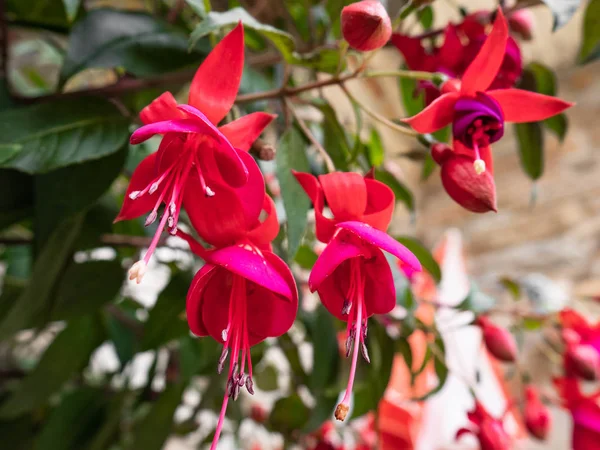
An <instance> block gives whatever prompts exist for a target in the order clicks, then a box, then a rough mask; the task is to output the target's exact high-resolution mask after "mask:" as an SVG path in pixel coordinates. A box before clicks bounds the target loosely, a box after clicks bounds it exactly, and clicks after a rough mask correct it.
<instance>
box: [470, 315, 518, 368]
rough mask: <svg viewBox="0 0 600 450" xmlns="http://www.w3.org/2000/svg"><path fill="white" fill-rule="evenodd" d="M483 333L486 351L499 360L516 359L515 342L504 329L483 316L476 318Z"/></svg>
mask: <svg viewBox="0 0 600 450" xmlns="http://www.w3.org/2000/svg"><path fill="white" fill-rule="evenodd" d="M477 324H478V325H479V326H480V327H481V332H482V333H483V342H484V343H485V347H486V348H487V349H488V351H489V352H490V353H491V354H492V355H493V356H494V357H495V358H496V359H499V360H500V361H504V362H514V361H515V360H516V359H517V342H516V341H515V338H514V336H513V335H512V334H511V333H510V332H509V331H508V330H507V329H506V328H502V327H499V326H498V325H495V324H494V323H492V322H491V321H490V319H488V318H487V317H485V316H480V317H478V318H477Z"/></svg>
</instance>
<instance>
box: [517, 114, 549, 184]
mask: <svg viewBox="0 0 600 450" xmlns="http://www.w3.org/2000/svg"><path fill="white" fill-rule="evenodd" d="M515 132H516V136H517V142H518V144H519V157H520V159H521V166H522V167H523V170H524V171H525V173H526V174H527V175H528V176H529V178H531V179H532V180H537V179H539V178H540V177H541V176H542V173H543V172H544V136H543V134H542V127H541V126H540V124H539V123H537V122H527V123H516V124H515Z"/></svg>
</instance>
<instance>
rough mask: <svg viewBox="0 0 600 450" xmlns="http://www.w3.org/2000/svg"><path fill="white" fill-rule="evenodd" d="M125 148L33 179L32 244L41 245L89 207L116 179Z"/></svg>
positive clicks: (119, 171) (122, 163)
mask: <svg viewBox="0 0 600 450" xmlns="http://www.w3.org/2000/svg"><path fill="white" fill-rule="evenodd" d="M126 155H127V147H126V146H124V147H123V148H122V149H121V150H119V151H117V152H116V153H113V154H111V155H108V156H105V157H103V158H100V159H98V160H95V161H87V162H85V163H82V164H74V165H71V166H68V167H63V168H61V169H57V170H54V171H52V172H48V173H43V174H40V175H37V176H36V177H35V182H34V185H35V216H36V217H35V222H34V231H35V241H36V244H37V245H38V246H39V245H40V244H43V243H44V242H45V241H46V240H47V239H48V236H49V235H50V234H51V233H52V230H53V229H54V228H55V227H56V226H57V225H58V224H59V223H60V222H62V221H63V220H65V219H66V218H69V217H71V216H72V215H73V214H76V213H78V212H80V211H82V210H84V209H87V208H88V207H90V206H91V205H92V204H93V203H94V202H95V201H96V200H97V199H98V198H100V196H101V195H102V194H104V192H106V191H107V190H108V188H109V187H110V186H111V184H112V182H113V181H114V180H115V179H116V178H117V177H118V176H119V174H120V173H121V169H122V168H123V165H124V164H125V157H126Z"/></svg>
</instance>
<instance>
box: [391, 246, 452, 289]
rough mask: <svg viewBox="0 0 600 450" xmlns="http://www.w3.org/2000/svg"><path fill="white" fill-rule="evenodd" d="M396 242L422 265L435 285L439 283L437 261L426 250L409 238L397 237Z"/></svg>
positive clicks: (440, 275) (439, 271)
mask: <svg viewBox="0 0 600 450" xmlns="http://www.w3.org/2000/svg"><path fill="white" fill-rule="evenodd" d="M396 240H397V241H398V242H400V243H401V244H402V245H404V246H405V247H406V248H408V249H409V250H410V251H411V252H413V253H414V255H415V256H416V257H417V259H418V260H419V262H420V263H421V264H422V265H423V268H424V269H425V270H426V271H427V272H429V274H430V275H431V276H432V277H433V279H434V280H435V281H436V283H439V282H440V280H441V279H442V271H441V270H440V266H439V265H438V263H437V261H436V260H435V259H434V258H433V255H432V254H431V252H430V251H429V250H427V248H426V247H425V246H424V245H423V244H421V243H420V242H419V241H417V240H416V239H413V238H410V237H405V236H402V237H397V238H396Z"/></svg>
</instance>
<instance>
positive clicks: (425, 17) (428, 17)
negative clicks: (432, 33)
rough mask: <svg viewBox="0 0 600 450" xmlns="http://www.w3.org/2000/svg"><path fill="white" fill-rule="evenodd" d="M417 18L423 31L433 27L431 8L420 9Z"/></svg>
mask: <svg viewBox="0 0 600 450" xmlns="http://www.w3.org/2000/svg"><path fill="white" fill-rule="evenodd" d="M417 17H418V18H419V22H421V25H423V28H424V29H426V30H427V29H429V28H431V27H432V26H433V8H432V7H431V6H429V5H427V6H425V7H423V8H421V9H420V10H419V11H418V12H417Z"/></svg>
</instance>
